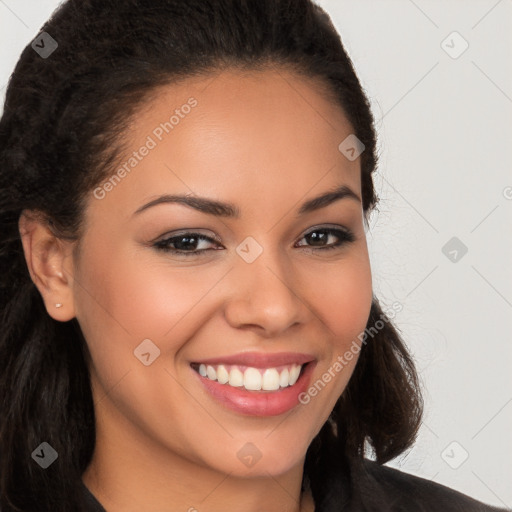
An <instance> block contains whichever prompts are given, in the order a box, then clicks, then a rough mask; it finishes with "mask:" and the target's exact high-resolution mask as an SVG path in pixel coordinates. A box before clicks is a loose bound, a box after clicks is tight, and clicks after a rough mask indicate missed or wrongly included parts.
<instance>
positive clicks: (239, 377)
mask: <svg viewBox="0 0 512 512" xmlns="http://www.w3.org/2000/svg"><path fill="white" fill-rule="evenodd" d="M229 385H230V386H234V387H235V388H239V387H240V386H243V385H244V374H243V373H242V372H241V371H240V370H239V369H238V368H233V369H232V370H231V371H230V372H229Z"/></svg>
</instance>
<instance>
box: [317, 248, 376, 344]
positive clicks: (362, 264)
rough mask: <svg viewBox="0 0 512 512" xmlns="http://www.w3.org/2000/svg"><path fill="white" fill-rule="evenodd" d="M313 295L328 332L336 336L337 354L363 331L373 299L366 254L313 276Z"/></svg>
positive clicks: (341, 262)
mask: <svg viewBox="0 0 512 512" xmlns="http://www.w3.org/2000/svg"><path fill="white" fill-rule="evenodd" d="M311 289H312V290H315V291H314V292H312V295H310V301H311V302H310V303H311V304H312V305H314V307H315V308H316V311H317V312H318V316H319V317H320V319H321V320H323V322H324V324H325V328H326V329H327V330H328V332H329V333H330V334H331V335H332V336H334V339H335V341H334V344H335V345H337V347H334V348H336V349H337V350H338V351H339V350H342V349H344V347H345V346H346V345H347V344H348V345H350V344H351V342H352V340H353V339H357V336H358V335H359V334H360V333H361V332H362V331H364V329H365V327H366V323H367V321H368V316H369V314H370V308H371V303H372V298H373V293H372V275H371V269H370V263H369V259H368V255H367V252H366V253H365V252H362V254H361V253H358V254H354V256H353V257H350V258H347V259H346V260H342V261H340V262H338V263H337V264H335V265H333V266H332V267H331V268H324V269H323V271H322V272H316V273H315V276H314V286H313V285H311Z"/></svg>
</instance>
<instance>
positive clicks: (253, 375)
mask: <svg viewBox="0 0 512 512" xmlns="http://www.w3.org/2000/svg"><path fill="white" fill-rule="evenodd" d="M244 388H245V389H250V390H252V391H257V390H258V389H261V373H260V372H259V370H257V369H256V368H247V370H245V372H244Z"/></svg>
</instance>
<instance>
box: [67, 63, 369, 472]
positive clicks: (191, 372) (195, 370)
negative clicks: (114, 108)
mask: <svg viewBox="0 0 512 512" xmlns="http://www.w3.org/2000/svg"><path fill="white" fill-rule="evenodd" d="M318 90H319V89H318V87H315V85H314V84H313V83H312V82H306V81H305V79H304V78H299V77H297V76H296V75H294V74H291V73H290V72H287V71H285V70H280V71H277V70H267V71H259V72H254V73H253V74H250V75H249V74H241V72H236V71H224V72H222V73H219V74H217V75H209V76H208V77H206V78H202V79H199V78H195V79H193V80H187V81H186V82H182V83H181V84H179V85H171V86H166V87H165V88H163V89H161V90H160V91H159V93H158V94H157V95H155V96H154V97H153V98H152V99H151V100H149V102H148V104H147V106H146V107H147V108H145V109H144V111H143V112H141V113H139V114H138V115H137V116H136V117H135V118H134V121H133V124H132V125H131V131H130V132H129V133H127V134H126V137H125V139H124V142H125V144H127V146H126V147H127V148H128V151H127V152H126V153H125V154H124V156H123V157H122V161H121V162H120V164H119V166H118V167H116V169H114V171H113V172H112V175H111V176H110V180H109V181H108V182H104V183H103V184H101V185H100V187H99V188H97V189H96V190H95V191H94V194H91V197H90V200H89V202H88V207H87V210H86V218H85V220H86V231H85V235H84V238H83V239H82V242H81V245H82V249H81V253H80V256H79V260H75V261H74V265H75V266H74V267H70V268H74V270H73V272H74V275H73V277H74V282H73V297H74V313H75V315H76V317H77V320H78V322H79V324H80V326H81V328H82V330H83V333H84V336H85V339H86V341H87V344H88V347H89V350H90V353H91V357H92V362H91V378H92V385H93V392H94V397H95V402H96V403H95V407H96V415H97V418H98V435H99V436H107V437H108V436H111V438H112V442H115V443H121V444H125V445H129V446H133V447H134V449H135V450H140V453H142V452H143V451H145V450H149V449H150V448H152V449H155V450H157V451H158V453H160V455H161V456H165V455H166V454H168V455H169V456H171V455H172V456H174V457H176V456H178V457H180V458H182V459H186V460H187V461H188V462H192V463H194V464H199V465H201V466H203V467H209V468H213V469H215V470H218V471H222V472H224V473H231V474H233V475H246V474H248V473H249V472H250V473H251V474H252V475H264V474H269V473H270V474H275V475H277V474H280V473H283V472H285V471H287V470H289V469H291V468H292V467H295V466H296V465H298V464H301V463H302V462H303V458H304V456H305V453H306V450H307V448H308V446H309V444H310V442H311V441H312V439H313V438H314V437H315V435H316V434H317V433H318V431H319V429H320V428H321V426H322V425H323V423H324V422H325V421H326V420H327V418H328V416H329V414H330V412H331V410H332V408H333V407H334V405H335V403H336V400H337V399H338V397H339V396H340V394H341V393H342V392H343V390H344V388H345V387H346V385H347V382H348V380H349V378H350V376H351V374H352V371H353V369H354V366H355V364H356V361H357V354H358V351H357V349H356V350H354V347H356V345H359V344H360V343H359V340H358V335H359V334H360V333H361V332H362V331H364V329H365V326H366V322H367V319H368V315H369V311H370V306H371V300H372V283H371V272H370V264H369V257H368V250H367V244H366V238H365V229H364V224H363V211H362V204H361V201H360V198H361V186H360V161H359V158H358V159H353V158H351V159H349V158H347V157H346V156H344V154H343V153H342V152H341V151H340V149H339V148H338V147H339V145H340V143H341V142H342V141H344V140H345V139H346V138H347V137H348V136H349V135H351V134H352V133H353V130H352V128H351V126H350V125H349V123H348V122H347V120H346V118H345V117H344V115H343V114H342V112H341V110H340V108H339V107H337V106H336V105H334V104H333V103H332V102H330V101H328V100H327V99H325V98H324V96H323V95H321V94H320V93H319V92H318ZM349 140H350V139H349ZM123 166H124V167H123ZM119 169H124V172H123V171H122V170H121V171H120V170H119ZM108 183H110V185H109V184H108ZM342 186H344V187H347V188H348V189H350V190H351V191H352V192H353V193H354V194H355V196H352V195H350V194H346V195H345V196H344V197H341V198H340V197H337V198H336V199H335V200H332V201H330V200H328V199H324V200H320V201H316V202H311V201H312V199H314V198H318V197H319V196H324V195H325V194H327V193H329V192H333V191H334V190H335V189H338V188H340V187H342ZM164 195H169V196H171V195H172V196H186V197H188V199H189V200H192V199H194V201H195V202H194V203H193V204H195V205H196V206H199V205H201V204H206V201H209V202H213V201H215V202H216V203H222V204H223V205H228V204H229V205H230V208H227V207H222V208H221V207H219V206H217V207H214V206H209V207H208V211H204V210H203V211H200V210H199V209H198V208H194V207H192V206H187V205H185V204H184V203H178V202H167V201H161V202H159V203H158V204H154V205H153V206H148V203H150V202H152V201H154V200H156V199H158V198H159V197H161V196H164ZM331 199H332V198H331ZM304 205H308V206H307V207H304ZM228 213H229V215H228ZM234 213H237V215H235V214H234ZM326 229H333V230H334V231H332V232H331V233H329V232H328V231H326ZM347 231H349V232H350V233H352V236H353V240H352V239H351V238H350V236H348V237H347V235H345V234H344V233H346V232H347ZM199 237H205V238H204V239H203V238H199ZM169 239H172V240H169ZM165 240H168V241H167V243H164V241H165ZM327 247H329V248H327ZM166 248H167V249H166ZM171 249H175V250H177V251H179V252H178V253H174V252H172V251H171ZM347 351H351V352H352V353H353V354H355V355H354V356H353V357H352V358H351V359H350V358H347V357H345V356H344V354H345V353H346V352H347ZM200 365H204V366H200ZM300 365H302V366H300ZM294 366H295V368H294ZM299 367H301V368H302V370H301V374H300V376H299V377H298V380H296V382H295V379H296V378H297V372H298V368H299ZM340 367H341V368H340ZM205 371H206V375H204V373H205ZM201 373H202V374H203V375H202V374H201ZM212 378H213V379H217V380H212ZM290 379H291V380H290ZM226 381H227V382H226ZM294 382H295V383H294ZM315 383H316V386H315ZM242 384H243V385H242ZM245 386H247V388H250V389H246V388H245ZM259 386H263V387H265V388H267V389H263V390H261V389H260V390H258V389H257V388H258V387H259ZM276 387H277V388H278V389H276ZM311 390H313V391H311ZM299 395H300V401H299Z"/></svg>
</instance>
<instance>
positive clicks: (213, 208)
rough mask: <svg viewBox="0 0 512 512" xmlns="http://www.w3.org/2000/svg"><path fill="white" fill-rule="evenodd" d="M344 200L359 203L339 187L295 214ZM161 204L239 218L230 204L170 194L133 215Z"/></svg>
mask: <svg viewBox="0 0 512 512" xmlns="http://www.w3.org/2000/svg"><path fill="white" fill-rule="evenodd" d="M345 198H349V199H354V200H356V201H358V202H359V203H360V202H361V198H360V197H359V196H358V195H357V194H356V193H355V192H354V191H353V190H352V189H351V188H350V187H348V186H347V185H341V186H339V187H336V188H335V189H333V190H329V191H327V192H324V193H323V194H321V195H319V196H317V197H314V198H313V199H309V200H308V201H306V202H305V203H303V204H302V206H301V207H300V208H299V210H298V212H297V214H298V215H304V214H306V213H310V212H313V211H315V210H319V209H320V208H325V207H326V206H329V205H330V204H332V203H334V202H335V201H339V200H341V199H345ZM162 203H175V204H183V205H185V206H188V207H190V208H193V209H195V210H198V211H200V212H202V213H206V214H207V215H214V216H216V217H227V218H235V219H238V218H240V209H239V208H238V207H237V206H236V205H234V204H232V203H223V202H220V201H216V200H214V199H208V198H206V197H199V196H192V195H172V194H164V195H161V196H159V197H157V198H156V199H153V200H151V201H149V203H146V204H144V205H142V206H141V207H140V208H138V209H137V210H136V211H135V212H134V213H133V215H138V214H140V213H142V212H143V211H145V210H147V209H148V208H151V207H153V206H156V205H158V204H162Z"/></svg>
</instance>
